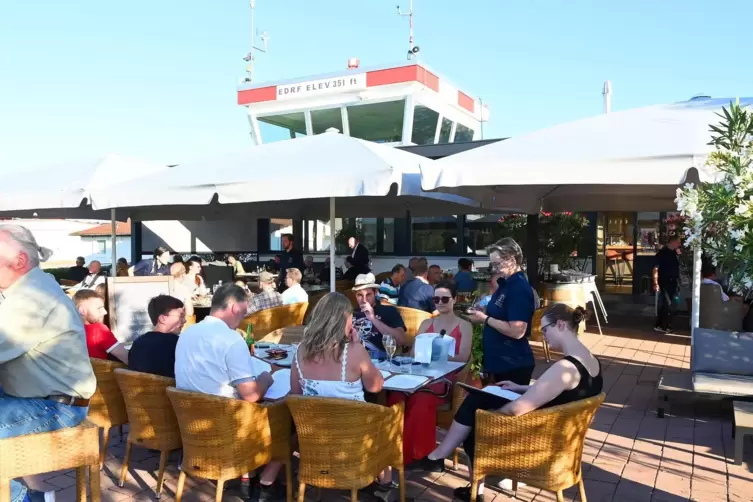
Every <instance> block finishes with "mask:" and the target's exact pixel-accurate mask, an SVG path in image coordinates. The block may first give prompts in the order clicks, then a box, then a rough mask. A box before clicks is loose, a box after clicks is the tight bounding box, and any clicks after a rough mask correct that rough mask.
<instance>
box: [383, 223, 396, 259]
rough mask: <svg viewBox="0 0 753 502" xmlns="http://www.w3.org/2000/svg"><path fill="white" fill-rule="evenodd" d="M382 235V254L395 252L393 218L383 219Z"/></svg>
mask: <svg viewBox="0 0 753 502" xmlns="http://www.w3.org/2000/svg"><path fill="white" fill-rule="evenodd" d="M382 227H383V231H384V233H383V234H382V253H394V252H395V218H384V222H383V225H382Z"/></svg>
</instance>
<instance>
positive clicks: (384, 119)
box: [347, 99, 405, 143]
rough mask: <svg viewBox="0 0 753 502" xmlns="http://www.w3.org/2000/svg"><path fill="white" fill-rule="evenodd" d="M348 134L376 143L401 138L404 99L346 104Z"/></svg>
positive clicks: (390, 141) (394, 140)
mask: <svg viewBox="0 0 753 502" xmlns="http://www.w3.org/2000/svg"><path fill="white" fill-rule="evenodd" d="M347 110H348V125H349V127H350V135H351V136H353V137H354V138H360V139H365V140H368V141H374V142H377V143H396V142H399V141H402V138H403V117H404V112H405V100H404V99H401V100H399V101H388V102H385V103H371V104H367V105H351V106H348V108H347Z"/></svg>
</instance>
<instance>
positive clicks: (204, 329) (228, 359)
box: [175, 284, 285, 501]
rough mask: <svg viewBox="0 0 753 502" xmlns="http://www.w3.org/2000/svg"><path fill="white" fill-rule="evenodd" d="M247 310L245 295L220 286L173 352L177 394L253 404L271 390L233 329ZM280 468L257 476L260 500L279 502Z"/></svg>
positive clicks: (273, 465) (268, 377)
mask: <svg viewBox="0 0 753 502" xmlns="http://www.w3.org/2000/svg"><path fill="white" fill-rule="evenodd" d="M247 311H248V295H247V294H246V292H245V291H244V290H243V288H241V287H240V286H237V285H235V284H225V285H223V286H222V287H220V288H219V289H218V290H217V292H216V293H214V296H213V297H212V307H211V310H210V311H209V315H208V316H207V317H206V318H204V320H203V321H201V322H200V323H198V324H194V325H193V326H189V327H188V328H187V329H186V330H185V331H184V332H183V333H182V334H181V335H180V338H179V339H178V345H177V346H176V348H175V383H176V386H177V387H178V388H179V389H182V390H189V391H194V392H202V393H204V394H212V395H215V396H223V397H229V398H236V399H243V400H244V401H248V402H251V403H256V402H258V401H261V400H262V399H263V398H264V395H265V394H266V392H267V389H269V386H270V385H272V376H271V375H270V374H269V373H268V372H266V371H264V372H262V373H256V372H255V371H254V364H253V359H252V358H251V354H250V352H249V350H248V346H247V345H246V341H245V340H244V339H243V337H242V336H240V335H239V334H238V332H237V331H235V329H236V328H237V327H238V326H239V325H240V323H241V321H242V320H243V318H244V317H246V312H247ZM281 466H282V464H280V463H279V462H271V463H269V464H268V465H267V466H266V467H265V468H264V471H263V472H262V475H261V479H260V484H261V493H260V495H259V500H260V501H262V500H263V501H276V500H285V489H284V488H283V487H282V486H280V485H279V484H277V483H275V482H274V481H275V478H276V477H277V473H278V472H279V470H280V467H281Z"/></svg>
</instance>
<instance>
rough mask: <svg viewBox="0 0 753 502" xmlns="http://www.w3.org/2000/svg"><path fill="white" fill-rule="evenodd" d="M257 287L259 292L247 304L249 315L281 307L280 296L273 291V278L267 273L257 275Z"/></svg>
mask: <svg viewBox="0 0 753 502" xmlns="http://www.w3.org/2000/svg"><path fill="white" fill-rule="evenodd" d="M259 287H260V288H261V292H260V293H259V294H257V295H254V297H253V298H252V299H251V301H250V302H249V306H248V313H249V314H253V313H254V312H258V311H260V310H265V309H271V308H274V307H279V306H280V305H282V295H281V294H280V293H278V292H277V290H276V289H275V287H276V286H275V278H274V276H273V275H272V274H270V273H269V272H262V273H261V274H259Z"/></svg>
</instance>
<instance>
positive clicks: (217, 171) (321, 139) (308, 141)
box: [92, 133, 478, 288]
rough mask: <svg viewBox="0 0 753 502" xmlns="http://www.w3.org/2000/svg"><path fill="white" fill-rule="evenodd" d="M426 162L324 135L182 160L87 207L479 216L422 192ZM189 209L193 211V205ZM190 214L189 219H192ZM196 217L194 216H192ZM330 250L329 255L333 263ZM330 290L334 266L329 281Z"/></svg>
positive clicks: (98, 196)
mask: <svg viewBox="0 0 753 502" xmlns="http://www.w3.org/2000/svg"><path fill="white" fill-rule="evenodd" d="M432 162H434V161H432V160H430V159H427V158H425V157H421V156H418V155H415V154H412V153H409V152H404V151H402V150H398V149H395V148H394V147H390V146H386V145H380V144H377V143H372V142H369V141H363V140H360V139H356V138H352V137H349V136H343V135H341V134H336V133H326V134H321V135H318V136H311V137H306V138H299V139H295V140H293V141H283V142H278V143H271V144H268V145H260V146H250V147H248V148H244V149H242V150H239V151H235V152H231V153H226V154H222V155H216V156H213V157H211V158H208V159H205V160H201V161H195V162H187V163H183V164H180V165H178V166H176V167H173V168H171V170H170V172H169V176H165V177H164V179H162V180H161V181H160V184H159V185H156V184H155V185H151V186H148V185H145V184H144V183H143V182H141V181H140V180H133V181H131V182H128V183H122V184H118V185H115V186H107V187H101V188H100V189H98V190H95V192H94V193H93V196H92V200H93V204H92V205H93V208H94V209H95V210H97V209H103V208H128V209H127V212H128V214H129V215H130V216H131V217H132V218H136V219H142V220H146V219H155V218H162V217H167V215H171V216H172V215H174V214H175V211H174V210H171V207H173V206H180V207H181V210H185V213H184V214H186V216H185V219H191V218H192V217H193V218H196V217H197V216H198V217H199V218H200V217H205V218H207V219H218V218H227V217H232V216H239V217H240V216H243V217H250V216H249V213H251V214H252V215H253V217H264V216H274V217H308V218H318V217H326V216H327V215H328V216H329V219H330V225H331V226H330V228H332V229H334V218H335V201H337V204H338V205H341V206H342V208H343V211H342V212H341V211H338V214H339V215H340V216H348V215H353V216H369V215H374V216H389V215H396V216H402V215H403V214H405V211H406V210H410V211H411V212H413V213H415V214H419V215H420V214H438V213H439V212H441V211H445V212H448V213H451V214H464V213H468V212H471V213H475V212H478V204H477V203H474V202H473V201H471V200H468V199H464V198H462V197H458V196H454V195H447V194H428V193H425V192H423V191H422V190H421V187H420V170H421V167H422V166H427V165H429V164H431V163H432ZM191 206H195V207H194V208H191ZM191 215H192V216H191ZM197 219H198V218H197ZM334 253H335V250H334V246H330V258H331V259H332V261H333V263H334ZM330 279H331V281H330V282H331V283H332V287H333V288H334V283H335V281H334V268H333V269H332V276H331V277H330Z"/></svg>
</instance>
